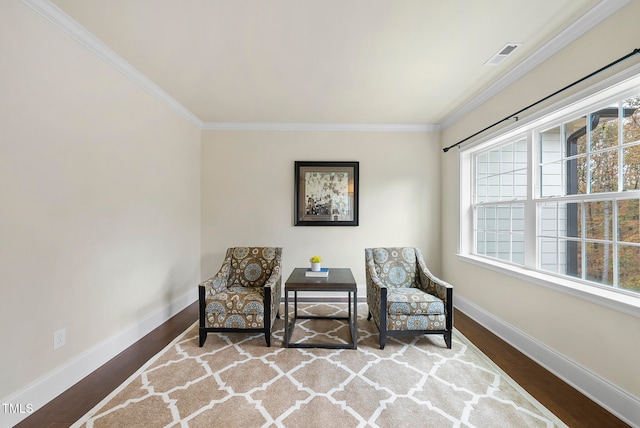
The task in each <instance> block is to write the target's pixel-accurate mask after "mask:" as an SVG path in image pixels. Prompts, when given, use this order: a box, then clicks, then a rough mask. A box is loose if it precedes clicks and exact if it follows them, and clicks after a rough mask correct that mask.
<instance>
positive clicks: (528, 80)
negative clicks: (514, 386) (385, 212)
mask: <svg viewBox="0 0 640 428" xmlns="http://www.w3.org/2000/svg"><path fill="white" fill-rule="evenodd" d="M638 16H640V2H638V1H632V2H630V3H629V5H628V6H626V7H625V8H623V9H622V10H621V11H620V12H618V13H617V14H616V15H614V16H613V17H612V18H609V19H608V20H606V21H605V22H604V23H602V24H601V25H600V26H598V27H597V28H596V29H594V30H592V31H591V32H589V33H588V34H586V35H585V36H584V37H582V38H580V39H579V40H578V41H576V42H574V43H573V44H572V45H570V46H568V47H567V48H565V49H564V50H562V51H561V52H560V53H558V54H557V55H555V56H554V57H553V58H551V59H550V60H548V61H547V62H545V63H544V64H543V65H541V66H539V67H538V68H536V69H535V70H534V71H532V72H530V73H529V74H527V75H526V76H524V77H523V78H522V79H520V80H519V81H518V82H516V83H515V84H514V85H512V86H511V87H509V88H508V89H507V90H505V91H503V92H502V93H501V94H499V95H498V96H496V97H494V98H493V99H492V100H490V101H489V102H487V103H485V104H484V105H483V106H481V107H480V108H478V109H476V110H475V111H474V112H472V113H471V114H470V115H469V116H468V117H466V118H464V119H463V120H461V121H459V122H458V123H456V125H455V126H452V127H450V128H449V129H446V130H445V131H444V132H443V133H442V144H443V147H444V146H448V145H450V144H453V143H456V142H457V141H458V140H460V139H462V138H465V137H466V136H467V135H471V134H472V133H474V132H476V131H477V130H478V129H482V128H484V127H485V126H487V125H488V124H490V123H493V122H495V121H496V120H499V119H501V118H502V117H505V116H507V115H508V114H510V113H512V112H514V111H517V110H519V109H521V108H523V107H525V106H526V105H529V104H531V103H533V102H535V101H537V100H538V99H540V98H543V97H544V96H546V95H548V94H550V93H553V92H554V91H556V90H557V89H559V88H561V87H563V86H565V85H567V84H569V83H571V82H573V81H575V80H577V79H579V78H581V77H582V76H584V75H586V74H589V73H591V72H592V71H594V70H596V69H598V68H600V67H602V66H603V65H606V64H608V63H609V62H611V61H613V60H615V59H617V58H619V57H621V56H623V55H626V54H627V53H629V52H631V51H632V50H633V49H634V48H637V47H638V46H637V41H638V40H640V26H638V25H637V17H638ZM638 61H640V58H634V59H631V60H629V61H627V62H625V63H624V65H621V66H619V67H617V68H616V70H617V71H621V70H622V69H623V68H624V67H628V66H631V65H633V64H637V63H638ZM608 74H611V73H608ZM600 78H602V76H599V78H597V79H592V80H590V81H589V83H590V84H593V83H595V82H597V81H598V80H599V79H600ZM584 87H585V85H582V86H580V88H584ZM559 99H561V97H556V98H554V100H552V101H558V100H559ZM457 154H458V151H457V150H456V149H454V150H451V151H449V152H448V153H445V154H442V155H441V158H442V164H443V167H442V180H441V181H442V194H443V204H442V209H443V215H442V220H443V221H442V226H443V234H444V235H445V236H450V237H455V236H457V230H458V222H457V218H456V216H455V215H454V213H456V212H457V206H458V198H459V192H458V186H459V180H458V172H457V162H458V156H457ZM456 250H457V248H456V240H455V239H444V240H443V254H442V257H443V260H442V268H443V272H444V277H445V278H446V279H447V280H448V281H450V282H451V283H452V284H455V286H456V293H457V295H458V296H462V297H464V298H465V299H468V300H469V301H470V302H472V303H473V304H475V305H477V306H479V307H480V308H481V309H483V310H485V311H487V312H489V313H490V314H492V315H494V316H495V317H498V318H500V319H502V320H503V321H505V322H506V323H508V324H510V325H511V326H513V327H515V328H517V329H519V330H521V331H522V332H523V333H524V334H526V335H529V336H531V337H532V338H533V339H535V340H537V341H539V342H541V343H542V344H543V345H545V346H547V347H549V348H551V349H552V350H554V351H555V352H558V353H560V354H561V355H564V356H565V357H567V358H569V359H570V360H572V361H574V362H576V363H578V364H579V365H581V366H583V367H584V368H586V369H588V370H590V371H592V372H593V373H595V374H596V375H597V376H600V377H602V378H603V379H605V381H608V382H610V383H612V384H614V385H616V386H618V387H620V388H622V389H623V390H625V391H627V392H629V393H631V394H633V395H634V396H635V397H640V370H638V355H640V340H639V338H640V336H639V332H640V319H638V318H636V317H633V316H630V315H625V314H622V313H620V312H617V311H615V310H611V309H607V308H604V307H602V306H598V305H594V304H592V303H588V302H586V301H584V300H581V299H578V298H575V297H571V296H568V295H566V294H562V293H559V292H556V291H553V290H550V289H547V288H543V287H541V286H538V285H534V284H533V283H530V282H527V281H522V280H518V279H516V278H514V277H510V276H506V275H503V274H500V273H497V272H493V271H490V270H487V269H484V268H481V267H477V266H474V265H471V264H468V263H465V262H463V261H460V260H459V259H458V258H457V257H456Z"/></svg>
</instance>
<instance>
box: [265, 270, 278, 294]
mask: <svg viewBox="0 0 640 428" xmlns="http://www.w3.org/2000/svg"><path fill="white" fill-rule="evenodd" d="M281 283H282V272H281V269H280V266H276V267H275V268H273V270H272V271H271V276H270V277H269V278H268V279H267V282H265V283H264V287H268V288H271V292H272V293H278V294H279V291H280V288H282V287H280V284H281Z"/></svg>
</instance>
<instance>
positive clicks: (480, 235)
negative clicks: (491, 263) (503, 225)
mask: <svg viewBox="0 0 640 428" xmlns="http://www.w3.org/2000/svg"><path fill="white" fill-rule="evenodd" d="M485 251H486V243H485V236H484V232H481V231H478V232H477V234H476V253H477V254H486V253H485Z"/></svg>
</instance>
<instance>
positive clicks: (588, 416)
mask: <svg viewBox="0 0 640 428" xmlns="http://www.w3.org/2000/svg"><path fill="white" fill-rule="evenodd" d="M197 319H198V304H197V302H195V303H193V304H191V305H190V306H189V307H187V308H186V309H185V310H183V311H182V312H180V313H179V314H177V315H176V316H174V317H173V318H171V319H170V320H169V321H167V322H166V323H164V324H163V325H161V326H160V327H158V328H157V329H155V330H154V331H152V332H151V333H149V334H148V335H146V336H145V337H144V338H142V339H141V340H139V341H138V342H136V343H135V344H134V345H132V346H131V347H130V348H128V349H126V350H125V351H123V352H122V353H120V354H119V355H117V356H116V357H114V358H113V359H112V360H111V361H109V362H108V363H107V364H105V365H104V366H102V367H100V368H99V369H98V370H96V371H95V372H93V373H92V374H90V375H89V376H87V377H86V378H85V379H83V380H82V381H80V382H78V383H77V384H76V385H74V386H73V387H71V388H70V389H68V390H67V391H65V392H64V393H62V394H61V395H60V396H58V397H57V398H55V399H54V400H52V401H51V402H49V403H48V404H47V405H46V406H44V407H42V408H41V409H39V410H37V411H36V412H34V413H33V414H32V415H30V416H29V417H28V418H27V419H25V420H24V421H22V422H21V423H20V424H18V425H16V427H19V428H27V427H37V428H45V427H54V428H57V427H68V426H70V425H71V424H73V423H74V422H75V421H76V420H78V419H80V418H81V417H82V416H83V415H84V414H85V413H86V412H88V411H89V410H90V409H91V408H93V407H94V406H95V405H96V404H98V403H99V402H100V401H101V400H102V399H103V398H104V397H106V396H107V395H108V394H109V393H110V392H111V391H113V390H114V389H115V388H117V387H118V386H119V385H120V384H121V383H122V382H124V381H125V380H126V379H127V378H129V376H131V374H133V373H134V372H135V371H136V370H138V368H140V366H142V365H143V364H144V363H145V362H146V361H147V360H149V359H150V358H151V357H153V356H154V355H155V354H156V353H158V352H159V351H160V350H162V349H163V348H164V347H165V346H166V345H167V344H168V343H169V342H171V341H172V340H173V339H174V338H175V337H176V336H178V335H179V334H180V333H182V332H183V331H184V330H185V329H186V328H187V327H188V326H189V325H191V324H192V323H193V322H194V321H195V320H197ZM454 320H455V321H454V324H455V327H456V328H457V329H458V330H459V331H460V332H461V333H462V334H464V335H465V336H466V337H467V338H468V339H469V340H471V341H472V342H473V343H474V344H475V345H476V346H477V347H478V348H480V349H481V350H482V351H483V352H484V353H485V354H486V355H487V356H488V357H489V358H491V359H492V360H493V361H494V362H495V363H496V364H497V365H498V366H500V367H501V368H502V370H504V371H505V372H506V373H507V374H509V375H510V376H511V377H512V378H513V379H514V380H515V381H516V382H518V383H519V384H520V385H521V386H522V387H523V388H524V389H526V390H527V391H528V392H529V394H531V395H532V396H534V397H535V398H536V399H537V400H538V401H540V403H542V404H543V405H544V406H546V407H547V408H548V409H549V410H551V411H552V412H553V413H555V414H556V415H557V416H558V417H559V418H560V419H562V421H563V422H564V423H566V424H567V425H568V426H570V427H572V428H573V427H594V428H595V427H597V428H601V427H608V428H615V427H628V425H627V424H625V423H623V422H622V421H620V420H619V419H618V418H616V417H615V416H613V415H612V414H610V413H609V412H607V411H606V410H604V409H603V408H602V407H600V406H598V405H597V404H595V403H594V402H592V401H591V400H590V399H588V398H587V397H585V396H584V395H582V394H581V393H579V392H578V391H576V390H575V389H573V388H572V387H571V386H569V385H568V384H566V383H565V382H563V381H562V380H560V379H558V378H557V377H555V376H554V375H553V374H551V373H549V372H548V371H547V370H545V369H544V368H542V367H541V366H540V365H538V364H537V363H535V362H533V361H532V360H530V359H529V358H527V357H526V356H524V355H523V354H522V353H520V352H519V351H517V350H516V349H515V348H513V347H511V346H510V345H508V344H507V343H505V342H504V341H502V340H501V339H499V338H498V337H497V336H495V335H494V334H492V333H491V332H490V331H488V330H487V329H485V328H483V327H482V326H481V325H480V324H478V323H476V322H475V321H473V320H472V319H471V318H469V317H468V316H466V315H465V314H463V313H462V312H460V311H458V310H456V311H455V314H454Z"/></svg>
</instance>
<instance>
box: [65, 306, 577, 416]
mask: <svg viewBox="0 0 640 428" xmlns="http://www.w3.org/2000/svg"><path fill="white" fill-rule="evenodd" d="M366 310H367V307H366V305H365V304H360V305H359V307H358V311H359V319H358V348H357V350H352V349H339V350H332V349H318V348H309V349H300V348H296V349H292V348H284V347H283V334H284V332H283V329H284V324H283V321H282V320H277V321H276V325H275V332H274V333H273V337H272V344H271V347H266V343H265V339H264V335H262V334H254V333H215V334H213V333H210V334H209V336H208V338H207V341H206V343H205V344H204V346H203V347H202V348H200V347H198V325H197V323H195V324H194V325H192V326H191V327H189V328H188V329H187V330H186V331H185V332H184V333H183V334H181V335H180V336H179V337H177V338H176V339H175V340H174V341H173V342H172V343H171V344H170V345H168V346H167V347H166V348H165V349H164V350H163V351H161V352H160V353H159V354H157V355H156V356H155V357H154V358H152V359H151V360H150V361H149V362H147V363H146V364H145V365H144V366H143V367H142V368H141V369H140V370H139V371H138V372H137V373H135V374H134V375H132V376H131V377H130V378H129V379H128V380H127V381H126V382H125V383H124V384H122V385H121V386H120V387H119V388H118V389H117V390H116V391H114V392H113V393H112V394H110V395H109V396H108V397H106V398H105V399H104V400H103V401H102V402H101V403H99V404H98V405H97V406H96V407H94V408H93V409H92V410H91V411H90V412H88V413H87V414H86V415H85V416H84V417H82V418H81V419H80V420H79V421H77V422H76V423H75V424H74V425H73V427H145V428H147V427H195V428H197V427H272V426H273V427H323V428H330V427H555V426H560V427H565V426H566V425H565V424H563V423H562V422H561V421H560V420H559V419H558V418H557V417H556V416H554V415H553V414H552V413H551V412H549V411H548V410H547V409H546V408H545V407H544V406H542V405H541V404H540V403H539V402H537V401H536V400H535V399H534V398H533V397H531V396H530V395H529V394H528V393H527V392H526V391H524V390H523V389H522V388H521V387H520V386H519V385H518V384H517V383H516V382H514V381H513V380H512V379H511V378H510V377H509V376H507V375H506V374H505V373H504V372H503V371H502V370H500V369H499V368H498V367H497V366H496V365H495V364H494V363H493V362H492V361H491V360H489V358H487V357H486V356H485V355H484V354H483V353H482V352H481V351H480V350H478V349H477V348H476V347H475V346H474V345H473V344H472V343H471V342H469V341H468V340H467V339H466V338H465V337H464V336H463V335H462V334H460V333H459V332H458V331H455V332H454V335H453V346H452V349H447V348H446V346H445V344H444V340H443V338H442V337H440V336H417V337H416V336H400V337H390V338H388V339H387V345H386V347H385V349H384V350H380V347H379V337H378V330H377V328H376V327H375V325H374V324H373V322H372V321H367V319H366ZM298 311H299V312H300V313H301V314H307V315H323V316H326V315H338V316H339V315H344V314H345V312H346V304H327V303H317V304H315V303H308V304H304V305H302V304H301V305H299V307H298ZM293 339H294V340H295V341H298V342H305V341H309V342H314V343H315V342H322V341H326V342H328V343H329V342H334V343H343V342H348V340H349V331H348V325H347V324H346V322H344V321H341V320H299V321H298V323H297V324H296V327H295V330H294V337H293Z"/></svg>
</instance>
